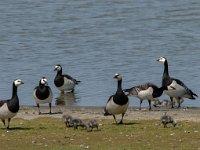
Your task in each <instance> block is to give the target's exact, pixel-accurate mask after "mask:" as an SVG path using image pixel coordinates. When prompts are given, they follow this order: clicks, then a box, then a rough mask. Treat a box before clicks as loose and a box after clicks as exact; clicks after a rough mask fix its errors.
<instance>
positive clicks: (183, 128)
mask: <svg viewBox="0 0 200 150" xmlns="http://www.w3.org/2000/svg"><path fill="white" fill-rule="evenodd" d="M124 123H125V125H115V124H113V120H100V121H99V124H100V126H99V127H100V130H98V131H97V130H95V129H94V131H92V132H87V131H86V130H84V129H81V128H79V129H78V130H76V129H74V128H66V127H65V124H64V123H63V122H62V120H61V119H55V118H38V119H34V120H23V119H17V118H15V119H13V120H12V121H11V125H10V127H11V129H10V130H7V129H5V128H4V126H3V124H0V145H1V149H13V150H22V149H29V150H34V149H37V150H40V149H41V150H47V149H52V150H65V149H67V150H82V149H92V150H104V149H109V150H129V149H141V150H143V149H144V150H146V149H162V150H165V149H199V148H200V126H199V123H197V122H186V121H183V122H178V124H177V126H176V127H175V128H174V127H173V126H172V125H168V127H167V128H164V127H163V126H162V125H161V124H160V122H159V120H150V121H146V120H145V121H144V120H141V121H129V120H124Z"/></svg>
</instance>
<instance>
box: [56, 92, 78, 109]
mask: <svg viewBox="0 0 200 150" xmlns="http://www.w3.org/2000/svg"><path fill="white" fill-rule="evenodd" d="M55 99H56V102H55V105H66V106H72V105H76V103H77V99H78V97H77V95H76V93H64V94H63V93H60V95H59V96H58V97H57V98H55Z"/></svg>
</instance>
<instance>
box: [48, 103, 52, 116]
mask: <svg viewBox="0 0 200 150" xmlns="http://www.w3.org/2000/svg"><path fill="white" fill-rule="evenodd" d="M49 109H50V110H49V114H52V112H51V103H49Z"/></svg>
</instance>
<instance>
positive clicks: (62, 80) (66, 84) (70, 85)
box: [54, 64, 80, 93]
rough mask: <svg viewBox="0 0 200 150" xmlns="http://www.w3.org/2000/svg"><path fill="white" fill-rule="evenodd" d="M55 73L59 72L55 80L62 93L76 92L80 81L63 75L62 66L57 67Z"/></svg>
mask: <svg viewBox="0 0 200 150" xmlns="http://www.w3.org/2000/svg"><path fill="white" fill-rule="evenodd" d="M54 71H57V75H56V77H55V79H54V84H55V86H56V87H57V88H58V89H59V90H60V91H61V92H62V93H64V92H65V91H66V92H74V88H75V85H77V84H78V83H79V82H80V81H77V80H76V79H74V78H72V77H71V76H69V75H67V74H65V75H63V74H62V67H61V65H59V64H58V65H56V66H55V68H54Z"/></svg>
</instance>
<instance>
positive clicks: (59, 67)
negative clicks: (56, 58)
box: [54, 64, 62, 71]
mask: <svg viewBox="0 0 200 150" xmlns="http://www.w3.org/2000/svg"><path fill="white" fill-rule="evenodd" d="M61 70H62V67H61V65H60V64H58V65H55V67H54V71H61Z"/></svg>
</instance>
